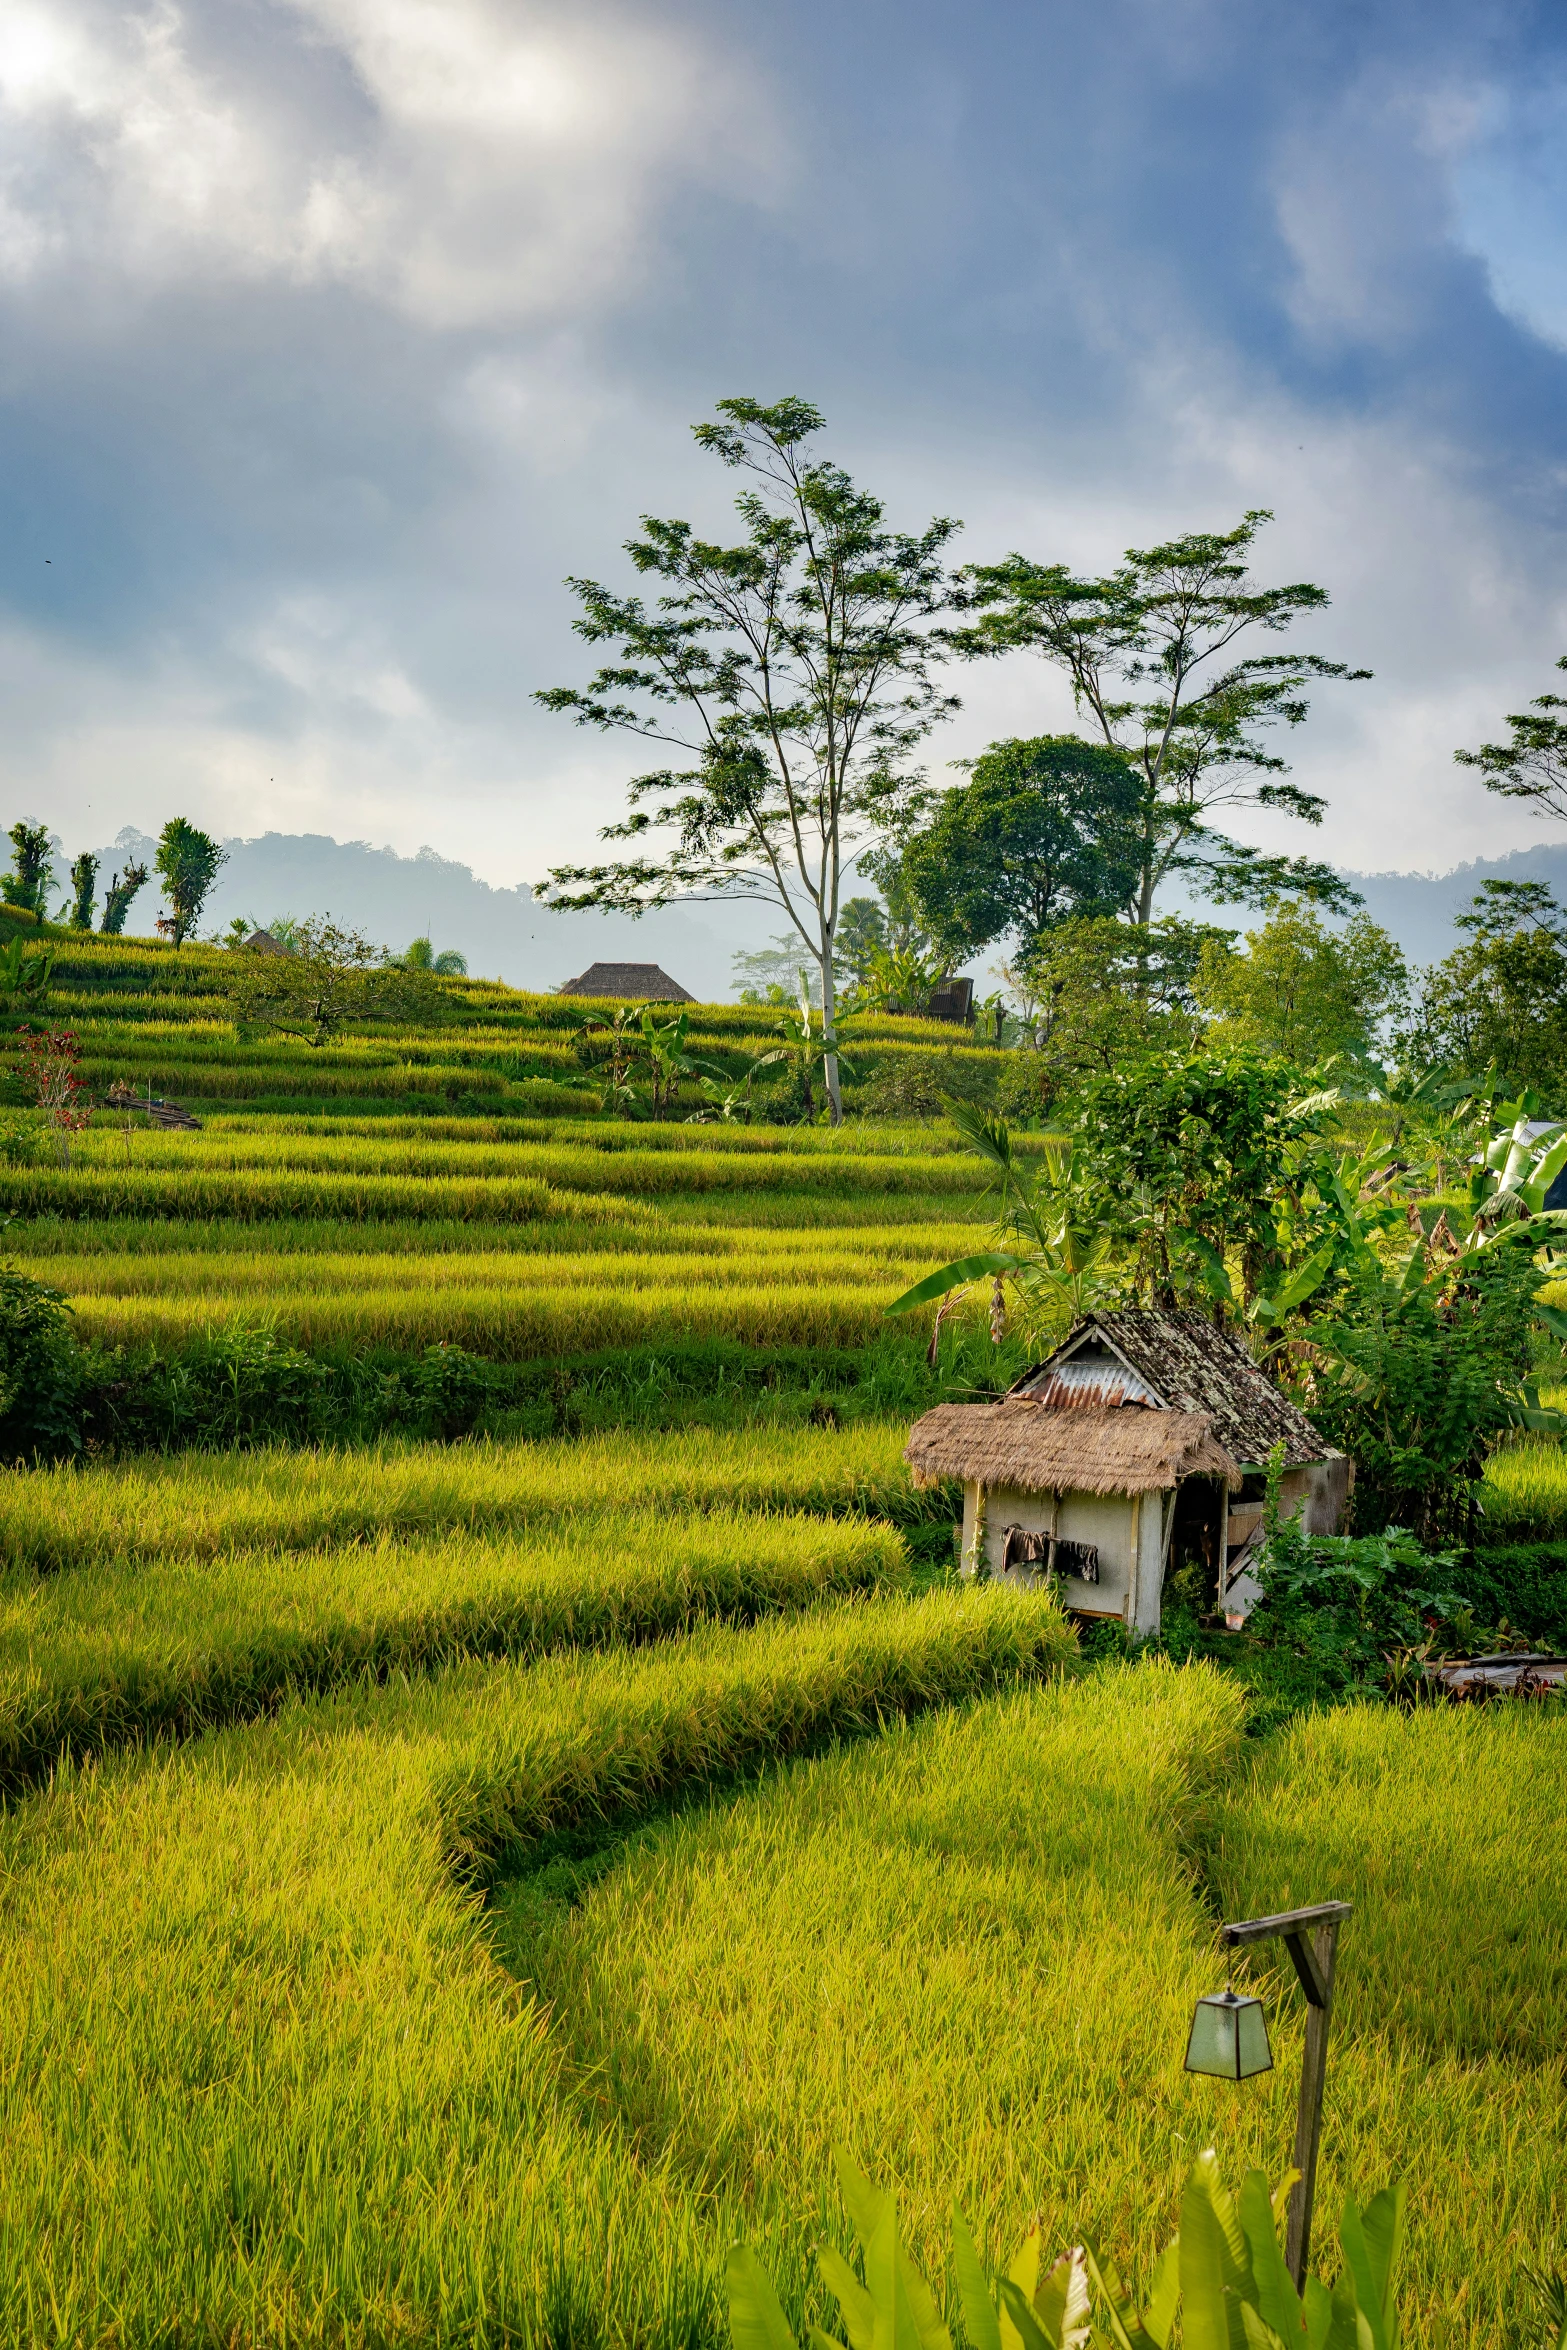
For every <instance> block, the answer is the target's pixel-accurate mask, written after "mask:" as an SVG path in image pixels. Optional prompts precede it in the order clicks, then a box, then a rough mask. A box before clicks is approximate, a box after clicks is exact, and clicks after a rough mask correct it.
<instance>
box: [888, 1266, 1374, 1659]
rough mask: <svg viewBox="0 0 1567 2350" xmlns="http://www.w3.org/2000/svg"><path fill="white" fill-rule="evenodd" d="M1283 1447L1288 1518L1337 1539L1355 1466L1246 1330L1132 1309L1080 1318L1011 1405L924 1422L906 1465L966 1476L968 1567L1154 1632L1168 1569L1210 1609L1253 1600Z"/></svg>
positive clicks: (948, 1411)
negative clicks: (1290, 1394)
mask: <svg viewBox="0 0 1567 2350" xmlns="http://www.w3.org/2000/svg"><path fill="white" fill-rule="evenodd" d="M1277 1447H1282V1448H1283V1459H1284V1466H1285V1476H1284V1480H1283V1487H1282V1500H1283V1504H1284V1506H1285V1508H1286V1509H1287V1508H1289V1507H1291V1506H1292V1505H1293V1506H1294V1507H1296V1508H1304V1509H1305V1512H1306V1516H1307V1523H1308V1524H1309V1525H1310V1526H1311V1528H1312V1530H1313V1531H1314V1532H1323V1533H1329V1532H1333V1531H1334V1530H1336V1528H1337V1525H1338V1523H1339V1519H1340V1517H1341V1515H1342V1513H1343V1508H1344V1504H1345V1501H1346V1499H1347V1497H1348V1492H1349V1486H1350V1478H1351V1468H1350V1463H1349V1462H1348V1461H1347V1460H1346V1459H1345V1458H1344V1457H1343V1455H1342V1454H1340V1453H1336V1452H1334V1451H1333V1449H1332V1447H1331V1446H1330V1445H1328V1444H1326V1443H1325V1442H1324V1440H1323V1439H1322V1437H1321V1436H1320V1435H1319V1434H1318V1432H1317V1430H1316V1429H1315V1428H1313V1426H1312V1425H1311V1422H1310V1421H1309V1420H1308V1419H1307V1418H1306V1416H1305V1414H1304V1413H1303V1412H1302V1411H1300V1410H1298V1409H1297V1407H1296V1406H1295V1405H1294V1404H1292V1403H1291V1402H1290V1401H1289V1399H1288V1398H1287V1397H1286V1396H1282V1395H1280V1393H1279V1392H1278V1390H1277V1388H1275V1387H1274V1386H1273V1385H1272V1383H1271V1381H1270V1380H1269V1379H1268V1378H1267V1376H1266V1374H1265V1373H1264V1372H1263V1371H1262V1370H1261V1369H1259V1367H1258V1365H1257V1364H1256V1363H1255V1362H1254V1361H1253V1360H1252V1357H1251V1356H1250V1354H1248V1352H1247V1351H1246V1348H1245V1346H1244V1344H1243V1343H1242V1342H1241V1340H1240V1339H1239V1338H1238V1337H1237V1336H1236V1335H1235V1334H1234V1332H1232V1331H1228V1330H1221V1329H1219V1328H1218V1327H1216V1325H1215V1324H1214V1323H1213V1322H1211V1321H1210V1320H1208V1319H1207V1318H1206V1317H1205V1316H1203V1315H1200V1314H1181V1313H1158V1312H1153V1311H1147V1312H1144V1311H1140V1310H1136V1309H1123V1310H1120V1311H1117V1312H1114V1313H1103V1314H1093V1315H1089V1316H1088V1317H1086V1318H1085V1319H1084V1320H1083V1321H1081V1322H1079V1323H1078V1324H1077V1325H1076V1327H1075V1328H1074V1329H1073V1330H1072V1331H1071V1333H1070V1334H1069V1336H1068V1337H1067V1339H1066V1340H1065V1342H1064V1344H1062V1345H1061V1346H1059V1347H1057V1349H1056V1350H1055V1352H1054V1354H1052V1355H1050V1356H1048V1357H1047V1358H1046V1360H1045V1361H1044V1362H1042V1363H1036V1364H1035V1365H1034V1366H1033V1368H1032V1369H1031V1370H1029V1371H1027V1372H1025V1373H1024V1375H1023V1377H1022V1378H1021V1379H1020V1380H1019V1381H1018V1382H1017V1384H1016V1386H1015V1387H1014V1388H1013V1389H1012V1391H1011V1393H1010V1394H1009V1395H1007V1396H1005V1397H1004V1398H1003V1399H1002V1400H1001V1401H1000V1402H998V1403H989V1404H943V1405H941V1406H939V1407H938V1408H937V1409H936V1410H935V1411H931V1412H927V1413H926V1414H925V1416H924V1418H923V1419H921V1420H920V1421H919V1422H918V1423H917V1424H916V1426H915V1427H914V1429H913V1431H912V1433H911V1435H910V1437H909V1442H908V1446H907V1448H906V1450H905V1453H904V1459H905V1460H906V1461H907V1462H908V1464H909V1468H910V1470H911V1472H912V1474H913V1477H914V1481H915V1483H916V1484H918V1485H930V1484H934V1483H936V1482H938V1481H939V1480H940V1479H942V1478H946V1477H953V1478H958V1479H960V1480H961V1481H962V1484H963V1488H964V1500H963V1547H962V1555H963V1567H964V1572H965V1573H966V1574H969V1575H977V1574H990V1575H995V1576H1000V1577H1004V1578H1006V1579H1008V1580H1014V1581H1015V1580H1021V1581H1033V1580H1036V1579H1038V1578H1039V1577H1040V1576H1042V1575H1051V1576H1055V1577H1057V1578H1058V1579H1059V1580H1060V1582H1061V1587H1062V1590H1063V1594H1064V1596H1065V1598H1066V1601H1067V1604H1068V1605H1069V1606H1070V1607H1071V1608H1072V1609H1073V1610H1074V1612H1076V1613H1079V1614H1083V1615H1115V1616H1119V1617H1121V1618H1122V1620H1123V1621H1124V1622H1125V1623H1126V1624H1127V1625H1128V1626H1129V1627H1130V1628H1132V1629H1134V1630H1136V1631H1139V1632H1144V1633H1151V1632H1155V1631H1157V1630H1158V1628H1159V1621H1160V1613H1161V1606H1162V1593H1163V1590H1164V1586H1165V1583H1166V1581H1167V1580H1168V1578H1169V1577H1170V1575H1171V1574H1180V1575H1182V1576H1183V1579H1184V1580H1183V1588H1185V1589H1186V1590H1187V1591H1188V1592H1189V1593H1190V1596H1192V1597H1193V1598H1195V1599H1196V1600H1197V1601H1198V1603H1199V1604H1200V1605H1204V1606H1206V1607H1208V1608H1217V1607H1224V1608H1225V1609H1226V1612H1231V1611H1233V1610H1235V1609H1240V1608H1244V1606H1245V1605H1246V1604H1248V1602H1249V1599H1250V1598H1251V1597H1253V1596H1255V1588H1256V1587H1255V1585H1249V1587H1246V1585H1245V1584H1244V1582H1243V1576H1244V1567H1245V1562H1246V1554H1247V1552H1248V1551H1249V1550H1250V1548H1251V1547H1252V1546H1253V1545H1254V1543H1255V1541H1256V1538H1257V1535H1258V1533H1259V1531H1260V1526H1261V1518H1262V1496H1263V1484H1264V1478H1265V1472H1266V1465H1267V1462H1268V1460H1269V1457H1270V1455H1271V1454H1272V1453H1273V1451H1274V1450H1275V1448H1277ZM1238 1586H1240V1588H1238Z"/></svg>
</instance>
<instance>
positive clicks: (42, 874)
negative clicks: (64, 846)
mask: <svg viewBox="0 0 1567 2350" xmlns="http://www.w3.org/2000/svg"><path fill="white" fill-rule="evenodd" d="M6 838H7V839H8V840H9V841H10V843H11V870H10V872H9V873H5V874H0V896H3V897H4V899H5V902H6V904H7V905H8V906H18V907H20V908H21V910H22V911H23V912H24V913H27V914H37V915H38V916H39V917H40V919H41V918H42V917H43V916H44V915H45V914H46V913H47V912H48V911H49V891H50V888H51V886H52V885H53V881H54V854H53V852H54V841H53V838H52V836H51V834H50V831H49V827H48V825H47V824H28V823H26V822H22V823H18V824H13V825H12V827H11V829H10V831H9V833H8V834H7V835H6Z"/></svg>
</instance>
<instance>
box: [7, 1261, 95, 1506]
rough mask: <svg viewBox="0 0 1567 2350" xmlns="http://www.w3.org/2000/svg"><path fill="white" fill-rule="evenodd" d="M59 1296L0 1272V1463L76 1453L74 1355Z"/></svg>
mask: <svg viewBox="0 0 1567 2350" xmlns="http://www.w3.org/2000/svg"><path fill="white" fill-rule="evenodd" d="M70 1314H71V1309H70V1307H69V1306H68V1305H67V1303H66V1300H65V1296H64V1293H63V1292H62V1291H60V1290H58V1289H51V1288H50V1287H49V1286H48V1285H47V1283H45V1282H42V1281H30V1280H29V1279H28V1277H27V1275H26V1274H25V1273H18V1272H17V1271H16V1270H15V1268H14V1267H13V1266H10V1265H7V1266H4V1267H0V1457H3V1458H5V1459H6V1460H21V1459H26V1458H28V1457H30V1456H33V1455H37V1454H43V1455H47V1456H48V1457H50V1458H58V1457H59V1456H61V1455H62V1454H66V1453H73V1452H78V1451H80V1449H81V1442H82V1426H81V1409H80V1398H81V1384H82V1372H81V1350H80V1348H79V1347H78V1346H77V1343H76V1334H75V1331H74V1330H73V1329H72V1327H71V1320H70Z"/></svg>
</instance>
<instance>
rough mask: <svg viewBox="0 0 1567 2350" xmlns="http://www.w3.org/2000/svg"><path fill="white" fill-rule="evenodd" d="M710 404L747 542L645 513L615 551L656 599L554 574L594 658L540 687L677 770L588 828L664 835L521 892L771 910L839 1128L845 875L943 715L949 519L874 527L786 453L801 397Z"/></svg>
mask: <svg viewBox="0 0 1567 2350" xmlns="http://www.w3.org/2000/svg"><path fill="white" fill-rule="evenodd" d="M718 410H719V420H718V422H716V423H713V424H703V425H698V426H697V428H696V439H697V442H698V445H699V446H700V447H702V448H704V449H708V450H711V451H712V453H713V454H714V455H715V456H717V457H718V458H719V459H720V460H721V461H722V462H723V463H724V464H725V465H728V466H731V467H734V468H737V469H739V470H740V471H742V472H743V473H745V474H747V475H749V476H750V481H751V485H752V486H750V487H748V488H747V489H746V490H745V491H744V492H743V493H742V494H741V496H740V498H739V499H738V500H737V502H736V503H737V509H738V512H739V515H740V518H741V521H742V523H743V524H744V536H743V537H742V539H741V540H740V542H739V543H738V544H737V545H734V546H728V547H724V546H719V545H716V544H713V543H711V542H709V541H708V540H705V539H703V538H701V537H700V536H699V535H698V534H697V533H696V532H695V531H694V530H693V529H692V527H691V525H690V524H689V523H687V522H679V521H661V520H658V519H657V518H655V517H652V516H645V517H644V518H643V525H642V535H641V536H640V537H639V538H636V539H632V540H631V541H629V542H628V546H627V552H628V553H629V555H630V557H631V560H632V562H633V564H634V565H635V566H636V568H637V570H638V571H640V572H642V573H643V574H644V575H646V576H651V577H652V578H653V579H654V580H655V581H658V582H660V583H662V587H663V591H664V592H663V593H662V594H661V595H660V597H659V600H658V603H657V605H656V607H655V608H654V609H653V610H652V611H649V610H648V608H647V606H646V604H645V603H644V602H643V600H642V598H641V597H639V596H620V595H616V594H614V593H613V592H612V591H611V590H610V589H608V588H606V587H602V586H600V585H599V584H598V583H597V582H596V581H594V580H587V579H576V580H573V581H572V582H571V586H572V588H573V589H574V591H575V593H576V594H577V596H578V597H579V598H580V600H581V603H582V607H583V609H582V617H581V618H580V619H579V620H578V621H577V622H576V624H575V625H576V628H577V632H578V634H579V635H580V636H582V637H584V638H585V639H586V640H587V642H588V643H589V644H595V645H610V646H612V647H613V648H614V653H613V658H612V660H611V662H610V664H609V665H608V666H607V667H605V668H603V669H601V670H600V671H599V672H598V674H597V675H596V676H595V677H594V678H593V680H592V681H591V683H590V684H589V685H588V686H587V688H586V689H585V690H579V689H578V688H576V687H570V686H559V687H554V688H552V689H550V690H549V691H547V692H544V693H541V694H540V695H539V696H538V699H539V700H540V701H541V702H542V703H543V704H544V706H545V708H546V709H549V710H559V711H562V712H565V713H567V714H568V715H570V716H571V717H573V718H575V719H576V721H577V723H578V724H579V725H583V726H597V727H603V728H606V729H613V730H616V731H624V732H627V733H631V734H636V735H640V736H642V737H643V738H645V739H646V740H649V741H652V742H654V743H657V744H659V745H661V746H662V745H668V746H672V747H673V749H674V751H675V753H676V755H677V756H678V757H681V758H683V759H685V760H686V761H688V762H689V764H687V765H685V766H683V767H680V768H678V769H675V768H669V767H664V768H661V769H659V770H658V771H657V772H655V773H653V774H649V775H642V776H638V777H636V778H635V779H634V780H633V781H632V783H631V785H630V787H629V788H630V800H631V813H630V814H629V815H628V816H627V818H626V819H625V821H624V822H623V823H621V824H616V825H611V826H609V827H608V828H607V830H606V831H605V833H604V835H603V837H604V838H605V839H606V840H630V841H636V842H639V843H642V844H644V845H645V844H646V842H647V838H648V835H649V834H650V833H651V832H652V831H653V830H654V829H655V828H657V829H659V830H663V831H666V832H668V833H672V834H673V836H674V845H673V846H672V847H671V848H669V849H668V850H667V851H666V852H665V853H664V854H663V855H661V856H659V857H657V858H654V857H649V856H647V855H645V854H644V855H642V856H639V857H634V858H631V859H629V860H625V861H622V862H619V863H615V864H608V865H596V866H560V867H557V868H556V869H555V870H554V871H553V872H552V873H551V874H550V876H549V880H548V882H547V883H546V884H545V885H544V886H543V887H542V888H541V890H540V892H539V899H540V902H541V903H543V904H547V905H554V906H561V907H569V906H611V907H614V908H615V909H616V910H618V911H622V912H629V913H641V912H643V911H644V910H645V909H646V908H648V907H649V906H662V905H667V904H669V903H670V902H671V900H673V899H678V898H690V897H714V896H721V897H735V896H749V897H755V898H760V899H763V900H765V901H766V902H767V903H769V904H772V905H774V906H776V907H778V909H779V910H780V911H781V912H782V913H783V914H784V916H785V917H786V919H787V920H788V922H789V925H790V927H791V929H792V930H793V931H794V933H795V934H796V936H797V937H798V938H799V940H800V943H801V945H802V947H803V948H804V950H805V953H806V955H807V956H808V958H809V960H810V962H811V963H812V964H813V965H814V967H815V970H816V973H817V978H818V984H819V995H818V1003H819V1008H820V1012H821V1018H822V1024H823V1035H824V1044H825V1050H824V1054H823V1062H824V1072H825V1078H826V1087H827V1099H828V1106H829V1110H830V1113H831V1117H832V1122H833V1124H834V1125H835V1126H836V1125H838V1124H839V1123H840V1122H841V1120H842V1116H843V1105H842V1100H841V1096H840V1092H839V1085H838V1068H837V1024H836V1017H835V1014H836V1005H837V970H836V954H837V938H838V925H839V920H840V914H841V904H842V890H843V883H844V880H845V876H846V873H847V872H848V871H849V870H850V869H851V868H852V866H853V864H854V860H855V857H856V854H857V852H858V850H859V849H861V848H862V847H864V846H865V845H866V844H867V843H868V842H870V841H871V840H872V839H873V838H874V837H875V833H876V828H877V827H878V826H879V825H880V824H882V823H883V822H885V821H886V820H887V819H888V818H889V817H890V816H891V815H892V814H894V813H895V812H896V811H897V810H898V809H900V808H902V807H904V806H906V805H907V804H908V802H909V801H910V799H911V798H912V797H916V796H918V794H919V793H920V791H921V790H922V786H921V783H920V779H919V778H918V776H917V775H916V774H915V773H913V771H912V770H911V769H910V767H909V761H910V758H911V756H912V754H913V752H914V751H915V749H916V748H917V746H918V745H919V743H920V742H921V741H922V740H923V739H924V737H925V736H926V735H927V734H928V733H929V731H930V729H931V728H932V726H934V725H935V724H936V723H937V722H938V720H939V719H941V718H943V717H945V716H946V715H947V714H948V712H949V711H950V710H951V709H952V708H953V707H954V704H953V702H952V701H951V699H950V697H947V696H944V695H943V694H941V693H940V692H939V691H938V689H937V686H936V683H935V679H934V669H935V665H936V663H937V662H938V661H939V660H940V659H941V658H942V657H943V654H944V650H945V648H944V647H943V646H942V644H941V643H940V641H939V639H938V638H937V636H936V635H935V632H934V631H933V629H932V628H931V626H930V623H931V622H932V621H933V620H934V619H935V618H936V617H937V616H938V615H939V614H940V613H941V612H943V611H944V610H945V609H946V608H947V605H948V603H949V601H950V587H949V582H948V579H947V576H946V572H945V569H944V555H945V549H946V546H947V542H948V540H949V539H950V538H951V536H952V533H953V531H954V529H955V527H956V525H955V524H953V523H952V522H950V521H943V520H936V521H933V522H931V523H929V524H928V525H927V526H926V528H925V529H924V530H923V531H922V532H919V533H917V534H913V535H910V534H907V533H904V532H898V531H892V530H889V529H888V527H887V524H886V520H885V517H884V514H883V510H882V507H881V504H880V502H879V501H878V500H877V499H875V498H873V497H871V496H870V495H869V494H868V493H867V492H865V491H863V490H861V489H859V488H857V487H856V486H855V484H854V483H853V482H852V481H851V480H850V478H849V476H848V475H847V474H846V473H844V472H843V471H842V470H841V469H840V468H839V467H838V466H836V465H833V464H830V463H828V462H826V461H825V460H815V461H813V460H811V459H809V458H807V457H806V455H805V454H804V446H805V443H806V442H807V441H809V440H810V439H811V438H812V436H813V435H814V434H816V433H817V432H819V431H820V430H821V428H822V419H821V417H820V415H819V414H818V413H817V411H816V410H815V409H814V408H813V407H811V406H810V405H809V403H808V402H807V401H804V400H797V399H789V400H780V401H778V402H777V403H776V404H775V405H773V406H771V407H768V406H764V405H763V404H762V403H761V402H759V401H756V400H749V399H738V400H721V401H720V402H719V404H718ZM648 800H652V801H654V803H655V804H654V806H653V807H652V808H651V809H649V808H647V807H646V806H645V805H644V804H643V803H644V802H646V801H648Z"/></svg>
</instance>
